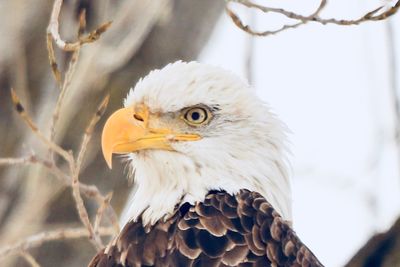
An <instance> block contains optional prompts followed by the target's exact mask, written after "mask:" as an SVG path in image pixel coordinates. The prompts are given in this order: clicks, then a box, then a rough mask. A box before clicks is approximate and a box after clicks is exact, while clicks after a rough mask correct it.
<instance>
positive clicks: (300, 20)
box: [226, 0, 400, 36]
mask: <svg viewBox="0 0 400 267" xmlns="http://www.w3.org/2000/svg"><path fill="white" fill-rule="evenodd" d="M226 2H227V5H226V12H227V14H228V16H229V17H230V18H231V19H232V21H233V22H234V23H235V25H236V26H237V27H239V28H240V29H242V30H243V31H245V32H247V33H249V34H251V35H255V36H268V35H273V34H277V33H279V32H282V31H285V30H287V29H292V28H297V27H299V26H301V25H304V24H306V23H309V22H316V23H320V24H323V25H326V24H335V25H343V26H350V25H358V24H360V23H364V22H368V21H380V20H384V19H387V18H389V17H390V16H392V15H394V14H396V13H397V11H398V10H399V8H400V1H397V2H396V3H395V4H394V5H393V6H392V7H390V8H388V9H386V10H385V11H382V10H384V9H385V6H380V7H378V8H375V9H373V10H371V11H369V12H367V13H365V14H364V15H362V16H360V17H358V18H356V19H337V18H328V19H326V18H321V17H320V14H321V12H322V10H323V9H324V8H325V6H326V4H327V0H321V2H320V4H319V5H318V8H317V9H316V10H315V11H314V12H312V13H311V14H310V15H308V16H305V15H301V14H298V13H295V12H292V11H288V10H285V9H283V8H274V7H267V6H263V5H259V4H256V3H254V2H252V1H251V0H226ZM231 2H234V3H238V4H240V5H243V6H245V7H247V8H254V9H258V10H260V11H262V12H264V13H274V14H280V15H282V16H284V17H286V18H288V19H292V20H294V21H295V22H294V23H293V24H285V25H283V26H282V27H281V28H279V29H277V30H266V31H256V30H253V29H252V28H251V27H249V26H248V25H245V24H244V23H243V22H242V20H241V19H240V18H239V16H237V15H236V14H235V13H234V12H233V11H232V10H231V9H230V8H229V4H230V3H231Z"/></svg>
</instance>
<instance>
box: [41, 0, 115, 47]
mask: <svg viewBox="0 0 400 267" xmlns="http://www.w3.org/2000/svg"><path fill="white" fill-rule="evenodd" d="M62 3H63V0H55V1H54V4H53V10H52V12H51V16H50V22H49V26H48V27H47V34H48V35H51V36H52V38H53V40H54V42H55V43H56V44H57V46H58V47H59V48H61V49H62V50H64V51H76V50H77V49H79V48H80V47H81V46H82V45H83V44H86V43H92V42H94V41H96V40H98V39H99V38H100V35H101V34H103V33H104V32H105V31H106V30H107V29H108V28H109V27H110V26H111V21H109V22H106V23H104V24H102V25H100V26H99V27H98V28H97V29H96V30H94V31H92V32H90V33H89V34H88V35H86V36H84V37H82V38H79V40H78V41H75V42H72V43H68V42H66V41H64V40H63V39H62V38H61V36H60V32H59V22H58V19H59V17H60V11H61V5H62Z"/></svg>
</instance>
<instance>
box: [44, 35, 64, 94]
mask: <svg viewBox="0 0 400 267" xmlns="http://www.w3.org/2000/svg"><path fill="white" fill-rule="evenodd" d="M46 44H47V53H48V55H49V62H50V67H51V72H52V73H53V76H54V79H55V80H56V82H57V85H58V87H60V88H61V72H60V70H59V69H58V64H57V60H56V55H55V53H54V46H53V39H52V37H51V34H50V33H48V34H47V35H46Z"/></svg>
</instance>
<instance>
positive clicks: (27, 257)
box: [20, 251, 40, 267]
mask: <svg viewBox="0 0 400 267" xmlns="http://www.w3.org/2000/svg"><path fill="white" fill-rule="evenodd" d="M20 255H21V256H22V257H23V258H24V259H25V260H26V262H28V263H29V265H30V266H31V267H40V264H39V263H38V262H37V261H36V260H35V258H34V257H33V256H32V255H31V254H30V253H28V252H26V251H21V252H20Z"/></svg>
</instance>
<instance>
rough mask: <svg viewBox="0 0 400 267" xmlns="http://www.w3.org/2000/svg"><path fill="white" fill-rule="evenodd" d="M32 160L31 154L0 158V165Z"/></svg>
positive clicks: (23, 162)
mask: <svg viewBox="0 0 400 267" xmlns="http://www.w3.org/2000/svg"><path fill="white" fill-rule="evenodd" d="M31 160H32V156H29V157H22V158H0V166H1V165H21V164H27V163H30V162H31Z"/></svg>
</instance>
